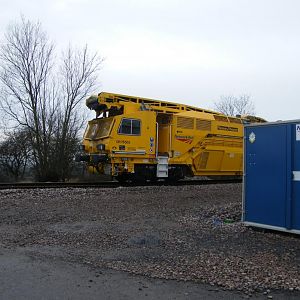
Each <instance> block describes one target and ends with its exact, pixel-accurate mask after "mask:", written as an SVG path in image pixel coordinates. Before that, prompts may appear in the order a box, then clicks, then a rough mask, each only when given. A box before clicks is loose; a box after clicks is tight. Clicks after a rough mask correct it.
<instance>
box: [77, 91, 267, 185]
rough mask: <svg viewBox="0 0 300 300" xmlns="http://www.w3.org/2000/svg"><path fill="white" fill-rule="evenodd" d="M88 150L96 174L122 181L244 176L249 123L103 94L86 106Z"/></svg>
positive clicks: (180, 106)
mask: <svg viewBox="0 0 300 300" xmlns="http://www.w3.org/2000/svg"><path fill="white" fill-rule="evenodd" d="M86 105H87V107H88V108H90V109H92V110H95V111H96V118H95V119H93V120H91V121H89V122H88V126H87V129H86V131H85V134H84V140H83V144H82V150H83V152H84V154H79V155H77V157H76V161H85V162H86V163H87V165H88V169H89V171H90V172H93V173H95V172H98V173H100V174H107V175H111V176H113V177H114V178H116V179H117V180H119V181H126V180H132V181H147V180H148V181H155V180H157V179H160V178H162V179H166V180H179V179H182V178H184V177H185V176H241V175H242V170H243V123H250V122H262V121H263V120H262V119H260V118H256V117H250V116H248V117H242V118H235V117H228V116H225V115H223V114H221V113H217V112H213V111H210V110H206V109H202V108H197V107H193V106H189V105H184V104H177V103H171V102H165V101H160V100H152V99H146V98H140V97H133V96H126V95H119V94H113V93H106V92H102V93H100V94H98V96H91V97H90V98H88V99H87V100H86Z"/></svg>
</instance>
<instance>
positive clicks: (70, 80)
mask: <svg viewBox="0 0 300 300" xmlns="http://www.w3.org/2000/svg"><path fill="white" fill-rule="evenodd" d="M0 60H1V66H0V81H1V82H2V84H3V90H4V91H3V93H2V95H1V107H2V109H3V111H4V112H5V114H6V115H7V116H9V117H10V119H11V120H12V121H13V123H14V124H16V125H18V126H22V127H23V128H26V129H28V131H29V134H30V141H31V145H32V153H33V159H34V164H35V170H36V173H37V178H38V179H39V180H51V179H52V180H54V179H56V180H57V179H64V177H65V175H64V174H65V171H64V168H66V167H67V165H65V162H64V160H65V159H66V157H70V153H68V154H66V151H69V150H70V146H69V143H70V144H72V143H73V142H70V141H69V140H70V139H71V140H72V139H75V140H76V138H77V133H78V128H80V126H81V124H82V118H81V116H80V113H78V112H77V111H76V108H77V106H78V104H79V103H80V101H81V100H82V99H83V98H84V97H85V96H86V95H87V94H88V93H90V92H91V89H92V88H93V86H94V84H95V82H96V79H97V71H98V70H99V66H100V64H101V60H100V59H99V58H98V55H97V54H94V55H90V54H89V51H88V49H87V47H85V48H84V49H83V50H73V49H72V47H71V46H70V47H69V49H68V50H67V52H66V53H65V55H64V57H63V60H62V66H61V68H59V67H58V66H56V65H55V64H54V45H53V43H51V42H50V40H49V38H48V37H47V35H46V33H45V32H44V31H43V30H42V28H41V24H40V23H32V22H30V21H28V20H25V18H22V19H21V22H20V23H15V24H12V25H10V27H9V28H8V30H7V32H6V34H5V38H4V41H3V43H2V45H1V47H0ZM56 61H57V60H56ZM58 70H60V72H59V71H58Z"/></svg>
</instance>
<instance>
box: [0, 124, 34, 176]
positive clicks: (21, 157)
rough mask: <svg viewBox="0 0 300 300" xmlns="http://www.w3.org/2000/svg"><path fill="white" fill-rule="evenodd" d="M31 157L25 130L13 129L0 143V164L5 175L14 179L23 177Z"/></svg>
mask: <svg viewBox="0 0 300 300" xmlns="http://www.w3.org/2000/svg"><path fill="white" fill-rule="evenodd" d="M30 157H31V144H30V138H29V134H28V131H27V130H19V129H18V130H14V131H13V132H9V133H7V134H6V137H5V139H4V140H3V141H2V142H1V143H0V166H1V168H2V171H3V172H4V173H5V175H6V176H7V177H11V176H12V177H13V178H14V180H15V181H18V180H19V179H21V178H23V176H24V174H25V171H26V168H27V166H28V163H29V161H30Z"/></svg>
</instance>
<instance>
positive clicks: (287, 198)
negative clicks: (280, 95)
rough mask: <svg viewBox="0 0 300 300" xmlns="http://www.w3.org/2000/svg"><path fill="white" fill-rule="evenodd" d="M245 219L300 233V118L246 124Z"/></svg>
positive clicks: (255, 223) (249, 222)
mask: <svg viewBox="0 0 300 300" xmlns="http://www.w3.org/2000/svg"><path fill="white" fill-rule="evenodd" d="M243 221H244V223H245V224H247V225H250V226H257V227H262V228H267V229H275V230H281V231H287V232H293V233H298V234H299V233H300V120H294V121H286V122H274V123H261V124H249V125H246V126H245V128H244V186H243Z"/></svg>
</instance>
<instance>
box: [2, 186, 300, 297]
mask: <svg viewBox="0 0 300 300" xmlns="http://www.w3.org/2000/svg"><path fill="white" fill-rule="evenodd" d="M240 218H241V185H240V184H227V185H208V186H204V185H202V186H184V187H165V186H161V187H132V188H117V189H57V190H55V189H48V190H47V189H43V190H39V189H35V190H2V191H0V245H1V246H2V247H3V248H7V249H20V248H22V249H24V250H26V251H28V252H30V253H31V255H34V256H35V257H47V258H48V259H49V258H56V259H58V258H59V259H62V260H64V261H66V262H73V263H74V262H76V263H81V264H85V265H87V266H89V267H95V268H108V269H114V270H118V271H127V272H129V273H132V274H137V275H143V276H147V277H152V278H160V279H175V280H180V281H193V282H196V283H197V282H201V283H207V284H210V285H212V286H214V288H216V289H217V290H219V289H220V290H223V289H226V290H235V291H241V292H243V293H244V294H246V295H252V294H256V295H258V294H259V295H266V298H267V297H269V298H270V299H271V297H272V295H276V293H277V294H278V293H279V292H280V293H282V292H283V293H284V295H286V296H287V297H288V295H293V297H294V296H297V295H299V297H300V292H299V290H300V271H299V270H300V269H299V264H300V240H299V237H298V236H294V235H287V234H282V233H276V232H270V231H268V232H263V231H257V230H253V229H251V228H248V227H245V226H243V224H241V223H240Z"/></svg>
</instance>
